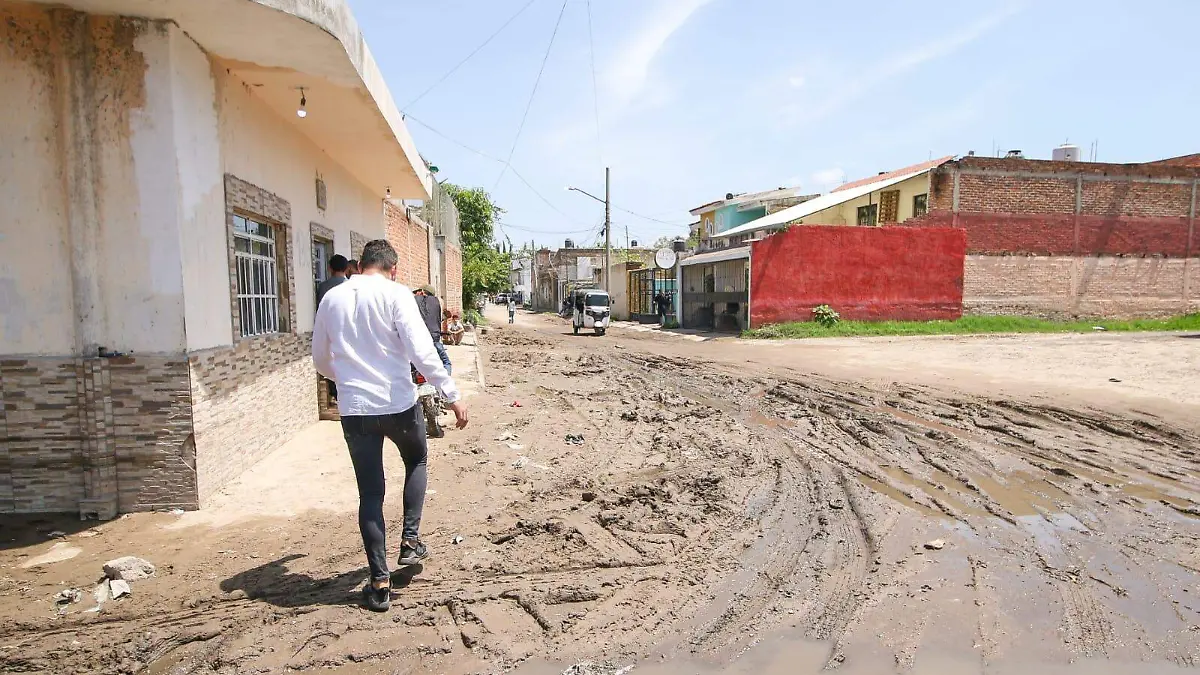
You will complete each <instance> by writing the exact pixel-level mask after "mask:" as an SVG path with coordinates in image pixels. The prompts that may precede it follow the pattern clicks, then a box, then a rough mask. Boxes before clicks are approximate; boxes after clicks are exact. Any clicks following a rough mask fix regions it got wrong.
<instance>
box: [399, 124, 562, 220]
mask: <svg viewBox="0 0 1200 675" xmlns="http://www.w3.org/2000/svg"><path fill="white" fill-rule="evenodd" d="M405 119H409V120H412V121H414V122H416V123H417V124H420V125H421V126H423V127H425V128H426V129H428V130H429V131H431V132H433V133H434V134H436V135H437V136H440V137H441V138H443V139H444V140H447V141H449V142H451V143H453V144H454V145H457V146H458V147H460V148H462V149H463V150H466V151H467V152H471V153H474V154H476V155H479V156H480V157H482V158H484V159H488V160H491V161H493V162H496V163H498V164H504V165H506V166H508V169H509V170H510V171H512V172H513V175H514V176H516V177H517V178H518V179H520V181H521V182H522V183H524V184H525V187H527V188H529V191H530V192H532V193H533V194H535V195H537V197H538V199H541V200H542V201H543V202H544V203H545V204H546V206H549V207H550V208H551V209H553V210H554V211H555V212H556V213H558V214H559V215H560V216H562V217H564V218H567V219H568V220H570V221H572V222H574V223H578V222H579V221H578V220H576V219H575V218H574V217H573V216H571V215H570V214H568V213H566V212H565V211H563V210H562V209H560V208H558V207H557V206H555V205H554V203H553V202H551V201H550V200H549V199H547V198H546V196H545V195H543V194H542V193H541V192H538V190H537V188H535V187H533V184H532V183H530V182H529V180H527V179H526V178H525V176H523V175H522V174H521V172H519V171H517V169H516V167H514V166H512V165H511V164H509V163H508V162H505V161H504V160H502V159H500V158H499V157H495V156H493V155H490V154H488V153H486V152H484V151H482V150H479V149H477V148H473V147H471V146H469V145H467V144H466V143H463V142H462V141H459V140H456V139H454V138H451V137H450V136H447V135H446V134H444V133H442V132H441V131H438V130H437V129H435V128H433V127H431V126H429V124H427V123H425V122H423V121H421V120H419V119H417V118H416V117H413V116H412V115H410V114H407V113H406V114H405ZM493 190H494V188H493Z"/></svg>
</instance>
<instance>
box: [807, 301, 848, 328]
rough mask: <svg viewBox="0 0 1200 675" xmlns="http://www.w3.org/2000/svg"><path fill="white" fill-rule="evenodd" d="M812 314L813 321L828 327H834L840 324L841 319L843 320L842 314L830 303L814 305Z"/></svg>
mask: <svg viewBox="0 0 1200 675" xmlns="http://www.w3.org/2000/svg"><path fill="white" fill-rule="evenodd" d="M812 314H813V321H816V322H817V323H819V324H821V325H822V326H824V327H826V328H833V327H834V326H836V325H837V324H838V322H839V321H841V320H842V315H841V314H838V313H837V312H836V311H834V309H833V308H832V307H830V306H829V305H821V306H819V307H813V311H812Z"/></svg>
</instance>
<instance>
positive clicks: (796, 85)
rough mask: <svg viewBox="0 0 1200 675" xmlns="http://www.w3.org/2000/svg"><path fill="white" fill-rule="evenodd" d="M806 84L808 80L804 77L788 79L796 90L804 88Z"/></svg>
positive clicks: (796, 76)
mask: <svg viewBox="0 0 1200 675" xmlns="http://www.w3.org/2000/svg"><path fill="white" fill-rule="evenodd" d="M805 82H807V80H805V79H804V76H803V75H793V76H791V77H789V78H788V84H789V85H791V86H792V87H793V88H794V89H799V88H800V87H803V86H804V83H805Z"/></svg>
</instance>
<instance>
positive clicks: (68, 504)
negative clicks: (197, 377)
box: [0, 356, 199, 518]
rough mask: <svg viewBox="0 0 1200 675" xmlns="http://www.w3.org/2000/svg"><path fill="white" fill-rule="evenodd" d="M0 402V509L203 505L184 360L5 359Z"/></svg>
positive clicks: (106, 511) (97, 511)
mask: <svg viewBox="0 0 1200 675" xmlns="http://www.w3.org/2000/svg"><path fill="white" fill-rule="evenodd" d="M0 399H2V402H3V405H2V406H0V512H71V511H78V512H81V513H83V514H84V515H96V516H100V517H104V518H111V517H113V516H115V515H116V513H117V512H118V511H122V512H129V511H143V510H151V509H160V508H173V507H180V508H196V507H197V506H198V505H199V502H198V499H197V497H196V469H195V455H194V452H193V448H194V445H193V437H192V417H191V403H190V391H189V386H188V371H187V365H186V361H185V360H184V359H183V358H182V357H178V358H172V357H157V356H156V357H142V356H139V357H136V358H135V357H122V358H111V359H99V358H93V359H82V358H73V357H46V358H15V357H8V358H4V359H3V360H0Z"/></svg>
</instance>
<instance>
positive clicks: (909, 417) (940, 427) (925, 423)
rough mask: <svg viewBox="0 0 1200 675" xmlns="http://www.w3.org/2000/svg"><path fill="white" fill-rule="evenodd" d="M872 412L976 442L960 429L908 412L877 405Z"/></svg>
mask: <svg viewBox="0 0 1200 675" xmlns="http://www.w3.org/2000/svg"><path fill="white" fill-rule="evenodd" d="M872 410H874V411H875V412H880V413H884V414H886V415H891V416H892V417H895V418H896V419H901V420H904V421H906V422H911V423H913V424H916V425H918V426H922V427H925V428H926V429H933V430H935V431H941V432H943V433H947V434H950V435H951V436H954V437H955V438H958V439H960V440H964V441H975V440H978V439H976V438H975V437H974V436H972V435H971V434H969V433H968V432H966V431H964V430H962V429H955V428H954V427H952V426H949V425H946V424H942V423H941V422H935V421H933V420H930V419H926V418H924V417H921V416H920V415H914V414H912V413H910V412H906V411H904V410H900V409H898V408H893V407H891V406H887V405H877V406H875V407H874V408H872Z"/></svg>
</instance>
